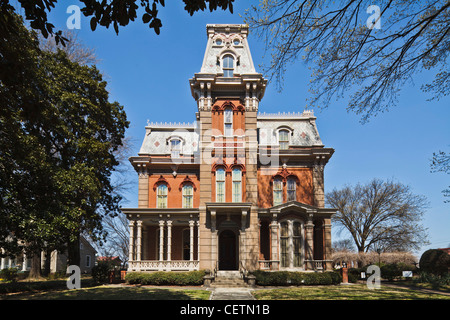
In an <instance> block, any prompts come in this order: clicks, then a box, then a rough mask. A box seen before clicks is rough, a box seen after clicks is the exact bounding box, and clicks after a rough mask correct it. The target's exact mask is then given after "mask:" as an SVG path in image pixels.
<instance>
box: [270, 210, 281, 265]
mask: <svg viewBox="0 0 450 320" xmlns="http://www.w3.org/2000/svg"><path fill="white" fill-rule="evenodd" d="M270 253H271V257H270V260H272V270H278V269H279V256H278V222H277V215H276V214H274V215H273V217H272V222H271V223H270Z"/></svg>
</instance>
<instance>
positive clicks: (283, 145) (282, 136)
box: [278, 130, 289, 150]
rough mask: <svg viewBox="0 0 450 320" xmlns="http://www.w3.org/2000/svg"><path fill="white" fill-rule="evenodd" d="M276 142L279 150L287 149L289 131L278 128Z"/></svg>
mask: <svg viewBox="0 0 450 320" xmlns="http://www.w3.org/2000/svg"><path fill="white" fill-rule="evenodd" d="M278 143H279V145H280V150H288V149H289V131H288V130H280V131H278Z"/></svg>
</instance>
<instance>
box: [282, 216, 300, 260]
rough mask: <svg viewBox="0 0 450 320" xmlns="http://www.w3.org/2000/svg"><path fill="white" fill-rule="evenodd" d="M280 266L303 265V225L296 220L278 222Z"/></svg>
mask: <svg viewBox="0 0 450 320" xmlns="http://www.w3.org/2000/svg"><path fill="white" fill-rule="evenodd" d="M280 226H281V233H280V240H281V241H280V247H281V248H280V249H281V261H280V262H281V266H282V267H284V268H299V267H300V268H301V267H303V255H302V249H303V234H302V229H303V225H302V223H301V222H299V221H296V220H286V221H283V222H281V223H280Z"/></svg>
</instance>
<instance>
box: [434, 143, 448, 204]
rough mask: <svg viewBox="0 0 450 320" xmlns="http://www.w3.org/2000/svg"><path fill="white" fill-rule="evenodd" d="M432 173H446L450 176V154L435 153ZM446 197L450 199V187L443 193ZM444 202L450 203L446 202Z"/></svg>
mask: <svg viewBox="0 0 450 320" xmlns="http://www.w3.org/2000/svg"><path fill="white" fill-rule="evenodd" d="M431 172H444V173H446V174H450V153H447V152H445V151H439V152H435V153H433V159H432V161H431ZM442 193H443V194H444V196H445V197H450V186H449V187H448V188H447V189H444V190H443V191H442ZM444 202H450V200H446V201H444Z"/></svg>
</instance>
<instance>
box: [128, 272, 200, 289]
mask: <svg viewBox="0 0 450 320" xmlns="http://www.w3.org/2000/svg"><path fill="white" fill-rule="evenodd" d="M205 274H206V273H205V271H203V270H199V271H189V272H164V271H158V272H149V273H144V272H142V273H141V272H128V273H127V275H126V276H125V280H126V281H127V282H128V283H129V284H142V285H179V286H187V285H193V286H198V285H202V284H203V277H204V276H205Z"/></svg>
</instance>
